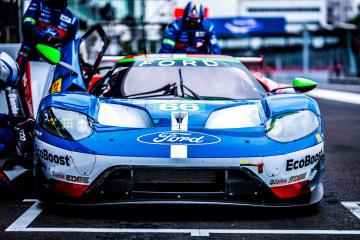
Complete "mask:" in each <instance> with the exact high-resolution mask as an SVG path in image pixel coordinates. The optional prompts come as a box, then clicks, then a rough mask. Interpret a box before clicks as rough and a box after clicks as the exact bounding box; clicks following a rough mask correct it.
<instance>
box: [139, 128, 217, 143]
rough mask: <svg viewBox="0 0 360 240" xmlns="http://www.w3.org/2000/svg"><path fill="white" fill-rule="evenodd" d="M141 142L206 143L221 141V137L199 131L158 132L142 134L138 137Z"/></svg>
mask: <svg viewBox="0 0 360 240" xmlns="http://www.w3.org/2000/svg"><path fill="white" fill-rule="evenodd" d="M137 140H138V141H139V142H142V143H147V144H160V145H177V144H179V145H206V144H215V143H218V142H220V141H221V139H220V138H219V137H216V136H213V135H210V134H204V133H198V132H188V131H184V132H171V131H169V132H157V133H151V134H146V135H142V136H140V137H138V138H137Z"/></svg>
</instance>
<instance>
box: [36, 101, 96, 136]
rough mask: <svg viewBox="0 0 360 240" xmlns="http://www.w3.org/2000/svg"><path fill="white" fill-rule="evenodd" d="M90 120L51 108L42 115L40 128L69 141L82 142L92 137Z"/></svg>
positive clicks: (71, 112)
mask: <svg viewBox="0 0 360 240" xmlns="http://www.w3.org/2000/svg"><path fill="white" fill-rule="evenodd" d="M91 125H92V123H91V121H90V119H89V118H88V117H87V116H86V115H85V114H82V113H78V112H74V111H69V110H64V109H60V108H54V107H50V108H47V109H45V110H44V111H43V112H42V113H41V117H40V126H41V127H42V128H43V129H44V130H46V131H47V132H49V133H51V134H53V135H55V136H58V137H61V138H65V139H68V140H80V139H83V138H86V137H88V136H90V135H91V133H92V131H93V129H92V127H91Z"/></svg>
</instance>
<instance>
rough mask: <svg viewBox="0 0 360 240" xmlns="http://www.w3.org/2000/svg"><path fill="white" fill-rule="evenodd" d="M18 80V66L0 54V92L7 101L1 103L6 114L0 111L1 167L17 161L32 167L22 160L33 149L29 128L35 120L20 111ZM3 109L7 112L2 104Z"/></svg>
mask: <svg viewBox="0 0 360 240" xmlns="http://www.w3.org/2000/svg"><path fill="white" fill-rule="evenodd" d="M18 80H19V66H18V65H17V63H16V62H15V61H14V59H13V58H11V57H10V56H9V55H8V54H6V53H5V52H2V53H0V91H3V90H4V91H5V96H6V103H7V104H6V103H5V102H3V103H2V106H5V105H7V109H8V113H5V112H3V113H1V112H0V160H1V159H2V160H4V159H7V161H5V164H4V165H3V166H1V167H4V168H7V169H10V168H12V167H13V166H14V165H16V164H22V165H23V166H24V167H31V162H29V161H26V162H25V161H22V160H25V158H29V157H31V153H32V151H33V150H32V149H33V142H32V137H31V131H32V128H33V126H34V120H33V119H27V118H26V117H25V116H24V114H23V109H22V105H21V102H20V96H19V94H18V90H17V89H16V86H17V85H18ZM3 104H4V105H3ZM2 110H3V111H6V108H5V109H4V107H2ZM20 159H21V160H20ZM19 160H20V161H19ZM27 160H28V159H27ZM2 162H3V161H2Z"/></svg>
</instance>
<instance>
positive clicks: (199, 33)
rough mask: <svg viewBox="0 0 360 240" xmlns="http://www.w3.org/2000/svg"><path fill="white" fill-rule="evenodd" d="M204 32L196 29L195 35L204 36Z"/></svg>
mask: <svg viewBox="0 0 360 240" xmlns="http://www.w3.org/2000/svg"><path fill="white" fill-rule="evenodd" d="M205 34H206V32H204V31H196V32H195V37H205Z"/></svg>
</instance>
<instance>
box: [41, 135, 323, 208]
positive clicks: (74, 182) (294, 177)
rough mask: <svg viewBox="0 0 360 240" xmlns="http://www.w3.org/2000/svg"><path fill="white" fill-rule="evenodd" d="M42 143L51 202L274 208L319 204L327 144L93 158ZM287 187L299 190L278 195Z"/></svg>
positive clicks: (46, 197)
mask: <svg viewBox="0 0 360 240" xmlns="http://www.w3.org/2000/svg"><path fill="white" fill-rule="evenodd" d="M36 145H37V156H38V157H37V162H38V164H37V169H38V170H37V175H38V179H39V180H40V181H39V182H40V183H41V186H40V189H41V191H42V193H43V194H41V195H42V196H41V200H43V201H45V202H52V203H67V204H76V205H77V204H81V205H82V204H85V205H94V204H95V205H97V204H130V203H134V204H140V203H144V204H145V203H166V204H168V203H177V204H188V203H191V204H196V203H198V204H231V205H247V206H249V205H253V206H272V207H276V206H301V205H309V204H314V203H317V202H319V201H320V200H321V198H322V196H323V189H322V184H321V181H322V177H323V169H324V163H323V162H324V156H323V143H320V144H317V145H315V146H313V147H311V148H307V149H303V150H301V151H298V152H292V153H289V154H285V155H278V156H269V157H250V158H187V159H177V158H143V157H141V158H136V157H122V156H104V155H91V154H84V153H78V152H71V151H67V150H64V149H60V148H57V147H55V146H52V145H49V144H47V143H45V142H42V141H39V140H36ZM59 183H60V185H61V187H60V188H59ZM287 186H294V189H295V190H296V192H295V193H294V194H293V195H291V194H290V195H289V194H288V193H287V192H286V191H288V190H284V191H285V195H281V194H283V193H281V194H280V195H279V194H278V193H277V191H275V189H282V188H283V187H285V188H286V187H287ZM69 188H75V190H76V191H75V192H71V191H69V190H68V189H69ZM79 189H80V192H79ZM286 189H287V188H286ZM282 196H285V197H282Z"/></svg>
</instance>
